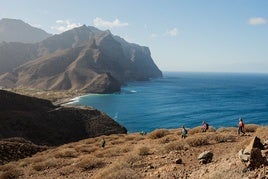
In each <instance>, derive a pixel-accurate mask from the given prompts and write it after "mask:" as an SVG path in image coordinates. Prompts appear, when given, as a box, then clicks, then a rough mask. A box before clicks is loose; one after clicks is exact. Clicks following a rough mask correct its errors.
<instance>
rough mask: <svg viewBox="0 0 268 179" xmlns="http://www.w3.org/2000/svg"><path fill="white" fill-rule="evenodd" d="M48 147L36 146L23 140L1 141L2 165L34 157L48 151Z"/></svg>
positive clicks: (10, 139)
mask: <svg viewBox="0 0 268 179" xmlns="http://www.w3.org/2000/svg"><path fill="white" fill-rule="evenodd" d="M47 149H48V147H47V146H40V145H35V144H33V143H32V142H31V141H28V140H25V139H23V138H19V137H17V138H7V139H1V140H0V165H3V164H6V163H8V162H10V161H15V160H19V159H22V158H25V157H29V156H32V155H33V154H35V153H37V152H41V151H44V150H47Z"/></svg>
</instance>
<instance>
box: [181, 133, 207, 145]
mask: <svg viewBox="0 0 268 179" xmlns="http://www.w3.org/2000/svg"><path fill="white" fill-rule="evenodd" d="M185 141H186V143H187V144H188V145H189V146H191V147H197V146H202V145H208V144H209V140H208V137H207V136H206V135H193V136H190V137H188V138H186V140H185Z"/></svg>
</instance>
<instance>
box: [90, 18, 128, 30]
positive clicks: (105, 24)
mask: <svg viewBox="0 0 268 179" xmlns="http://www.w3.org/2000/svg"><path fill="white" fill-rule="evenodd" d="M93 24H94V26H95V27H105V28H113V27H125V26H128V25H129V24H128V23H127V22H120V20H119V19H115V20H114V21H112V22H109V21H105V20H103V19H101V18H99V17H96V18H95V19H94V20H93Z"/></svg>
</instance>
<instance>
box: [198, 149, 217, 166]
mask: <svg viewBox="0 0 268 179" xmlns="http://www.w3.org/2000/svg"><path fill="white" fill-rule="evenodd" d="M212 158H213V153H212V152H211V151H205V152H202V153H201V154H200V155H199V156H198V160H199V163H201V164H207V163H210V162H211V161H212Z"/></svg>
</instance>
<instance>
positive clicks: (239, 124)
mask: <svg viewBox="0 0 268 179" xmlns="http://www.w3.org/2000/svg"><path fill="white" fill-rule="evenodd" d="M244 127H245V124H244V122H243V119H242V118H240V119H239V123H238V135H240V133H241V132H242V133H243V134H245V132H244Z"/></svg>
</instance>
